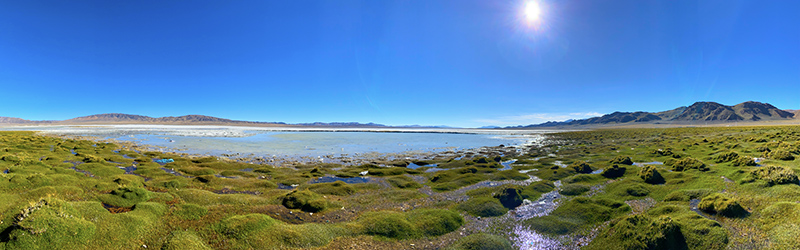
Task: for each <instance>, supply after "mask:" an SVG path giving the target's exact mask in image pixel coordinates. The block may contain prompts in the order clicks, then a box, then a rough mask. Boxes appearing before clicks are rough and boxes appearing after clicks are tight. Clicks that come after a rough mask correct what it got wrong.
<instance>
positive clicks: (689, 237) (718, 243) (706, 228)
mask: <svg viewBox="0 0 800 250" xmlns="http://www.w3.org/2000/svg"><path fill="white" fill-rule="evenodd" d="M646 215H647V216H650V217H651V218H652V219H654V220H655V219H657V218H661V217H669V218H671V219H672V220H673V221H674V222H675V223H677V225H678V226H680V228H681V232H682V233H683V236H684V238H685V239H686V245H687V246H688V248H689V249H726V248H727V245H728V232H727V230H725V228H723V227H722V225H721V224H720V223H719V222H717V221H714V220H709V219H706V218H705V217H703V216H700V215H698V214H697V213H695V212H694V211H691V210H689V207H688V206H685V205H674V204H667V205H661V206H657V207H655V208H652V209H650V210H648V211H647V213H646Z"/></svg>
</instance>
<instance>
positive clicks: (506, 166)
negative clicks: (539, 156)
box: [498, 159, 517, 171]
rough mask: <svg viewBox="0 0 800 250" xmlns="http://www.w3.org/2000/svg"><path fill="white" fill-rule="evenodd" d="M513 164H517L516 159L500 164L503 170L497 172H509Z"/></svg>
mask: <svg viewBox="0 0 800 250" xmlns="http://www.w3.org/2000/svg"><path fill="white" fill-rule="evenodd" d="M514 162H517V159H511V160H508V161H504V162H500V165H503V168H501V169H498V170H500V171H505V170H511V164H514Z"/></svg>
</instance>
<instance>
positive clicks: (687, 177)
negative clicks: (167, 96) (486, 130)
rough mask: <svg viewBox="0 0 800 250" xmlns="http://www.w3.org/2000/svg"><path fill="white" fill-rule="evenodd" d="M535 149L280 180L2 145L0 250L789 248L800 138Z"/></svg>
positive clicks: (704, 135)
mask: <svg viewBox="0 0 800 250" xmlns="http://www.w3.org/2000/svg"><path fill="white" fill-rule="evenodd" d="M542 136H543V138H544V140H541V141H540V142H541V143H537V144H519V145H515V146H514V147H509V146H503V147H487V148H482V149H476V150H472V151H465V152H461V153H460V154H462V155H457V154H439V155H436V156H435V157H426V158H424V159H415V158H405V157H403V158H398V157H394V158H382V159H372V160H370V161H368V162H364V163H359V164H352V163H351V164H336V163H325V162H322V163H319V162H317V163H313V162H302V163H296V164H283V165H280V166H276V165H270V164H269V163H268V162H254V161H252V160H247V159H243V158H236V157H223V156H219V155H215V156H203V155H192V154H184V153H179V152H170V151H163V152H162V151H147V150H144V149H142V148H141V147H135V146H134V145H132V144H129V143H113V142H108V141H94V140H83V139H75V138H67V137H57V136H53V135H42V134H36V133H34V132H31V131H6V132H0V170H2V174H0V200H2V201H3V202H0V232H1V233H0V249H96V248H105V249H134V248H142V249H143V248H156V249H159V248H160V249H579V248H580V249H794V248H799V247H800V241H798V240H797V239H798V238H800V221H798V220H797V219H796V218H800V217H798V213H800V205H798V201H800V185H798V178H797V175H796V171H797V170H800V163H798V160H797V159H796V157H797V155H798V154H800V142H798V141H799V139H800V128H798V127H794V126H779V127H724V128H723V127H712V128H669V129H603V130H592V131H572V132H559V133H548V134H544V135H542ZM428 156H430V155H428ZM408 157H411V156H410V155H408ZM429 170H434V171H429Z"/></svg>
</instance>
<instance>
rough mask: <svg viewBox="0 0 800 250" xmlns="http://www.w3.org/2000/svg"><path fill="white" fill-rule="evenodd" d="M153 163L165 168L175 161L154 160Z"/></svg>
mask: <svg viewBox="0 0 800 250" xmlns="http://www.w3.org/2000/svg"><path fill="white" fill-rule="evenodd" d="M153 162H155V163H158V165H161V166H164V165H167V163H173V162H175V160H173V159H153Z"/></svg>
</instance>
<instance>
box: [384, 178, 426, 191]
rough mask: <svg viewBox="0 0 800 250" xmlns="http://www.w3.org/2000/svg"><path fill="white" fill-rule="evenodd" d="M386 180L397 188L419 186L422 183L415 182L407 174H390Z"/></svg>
mask: <svg viewBox="0 0 800 250" xmlns="http://www.w3.org/2000/svg"><path fill="white" fill-rule="evenodd" d="M386 181H387V182H389V184H391V185H392V186H395V187H398V188H421V187H422V184H419V183H417V182H416V181H414V179H411V177H408V176H392V177H389V178H386Z"/></svg>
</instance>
